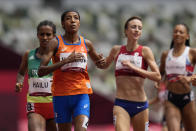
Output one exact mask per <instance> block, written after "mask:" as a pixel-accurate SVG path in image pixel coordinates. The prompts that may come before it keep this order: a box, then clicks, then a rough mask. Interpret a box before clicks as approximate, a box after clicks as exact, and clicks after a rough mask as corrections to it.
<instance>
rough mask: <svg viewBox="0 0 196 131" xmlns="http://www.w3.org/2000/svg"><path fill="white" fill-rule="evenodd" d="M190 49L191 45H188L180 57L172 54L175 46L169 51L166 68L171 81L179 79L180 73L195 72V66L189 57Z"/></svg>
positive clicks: (187, 74) (186, 74)
mask: <svg viewBox="0 0 196 131" xmlns="http://www.w3.org/2000/svg"><path fill="white" fill-rule="evenodd" d="M189 49H190V48H189V47H186V48H185V50H184V52H183V54H182V55H181V56H178V57H174V56H173V55H172V53H173V48H172V49H171V50H170V51H169V52H168V56H167V58H166V64H165V70H166V74H167V79H168V80H169V81H170V82H175V81H177V80H178V76H179V75H185V76H190V75H192V74H193V71H194V66H193V65H192V64H191V62H190V59H189Z"/></svg>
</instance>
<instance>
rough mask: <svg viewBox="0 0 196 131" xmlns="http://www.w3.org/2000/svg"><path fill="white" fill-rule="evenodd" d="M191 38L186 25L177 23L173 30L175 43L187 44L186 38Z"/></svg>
mask: <svg viewBox="0 0 196 131" xmlns="http://www.w3.org/2000/svg"><path fill="white" fill-rule="evenodd" d="M187 39H189V34H188V32H187V29H186V27H185V26H184V25H176V26H175V28H174V31H173V41H174V44H185V42H186V40H187Z"/></svg>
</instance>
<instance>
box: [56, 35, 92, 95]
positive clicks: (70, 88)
mask: <svg viewBox="0 0 196 131" xmlns="http://www.w3.org/2000/svg"><path fill="white" fill-rule="evenodd" d="M57 40H58V49H57V52H56V54H55V56H53V58H52V60H53V63H57V62H59V61H62V60H63V59H66V58H67V57H68V56H69V55H70V54H71V53H72V52H73V51H74V50H75V52H76V53H82V54H83V56H84V59H83V60H80V61H74V62H71V63H68V64H65V65H63V66H62V67H61V68H60V69H57V70H56V71H54V74H53V83H52V94H53V96H66V95H77V94H91V93H92V88H91V85H90V79H89V76H88V73H87V48H86V44H85V39H84V38H83V37H82V36H80V41H79V43H75V44H69V43H66V42H65V41H64V39H63V37H62V36H61V35H60V36H58V37H57Z"/></svg>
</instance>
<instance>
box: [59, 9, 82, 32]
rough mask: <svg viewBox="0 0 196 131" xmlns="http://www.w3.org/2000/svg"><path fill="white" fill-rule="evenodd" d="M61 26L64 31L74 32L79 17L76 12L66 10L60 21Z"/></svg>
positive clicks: (77, 27)
mask: <svg viewBox="0 0 196 131" xmlns="http://www.w3.org/2000/svg"><path fill="white" fill-rule="evenodd" d="M62 26H63V28H64V29H65V30H66V32H70V33H75V32H77V31H78V30H79V27H80V17H79V16H78V14H77V13H76V12H68V13H67V14H66V15H65V17H64V20H63V21H62Z"/></svg>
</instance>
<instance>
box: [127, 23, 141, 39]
mask: <svg viewBox="0 0 196 131" xmlns="http://www.w3.org/2000/svg"><path fill="white" fill-rule="evenodd" d="M141 34H142V22H141V21H140V20H138V19H133V20H131V21H129V23H128V26H127V29H126V30H125V35H126V36H127V38H128V39H133V40H138V39H139V38H140V36H141Z"/></svg>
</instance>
